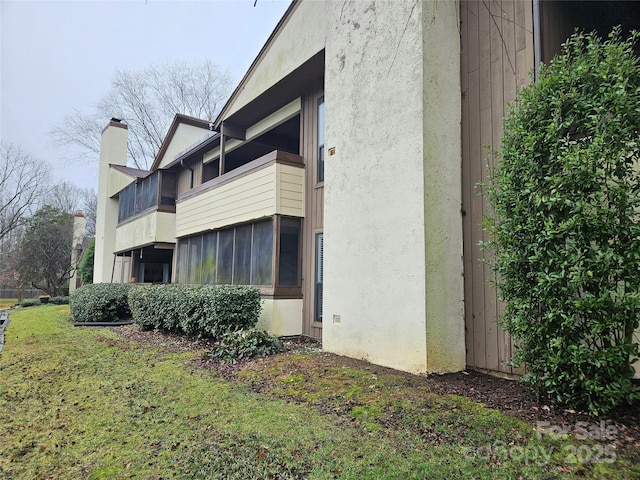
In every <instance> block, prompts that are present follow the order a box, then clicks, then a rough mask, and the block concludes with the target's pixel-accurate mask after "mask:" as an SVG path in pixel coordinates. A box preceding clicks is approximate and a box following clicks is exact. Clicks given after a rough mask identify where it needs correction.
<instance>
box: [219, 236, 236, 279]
mask: <svg viewBox="0 0 640 480" xmlns="http://www.w3.org/2000/svg"><path fill="white" fill-rule="evenodd" d="M233 232H234V229H233V228H230V229H227V230H221V231H220V232H219V233H218V263H217V270H218V272H217V274H218V278H217V280H216V283H219V284H221V285H225V284H226V285H231V283H232V280H233Z"/></svg>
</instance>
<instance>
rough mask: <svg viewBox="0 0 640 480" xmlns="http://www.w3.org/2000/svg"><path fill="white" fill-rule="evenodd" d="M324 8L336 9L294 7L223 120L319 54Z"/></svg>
mask: <svg viewBox="0 0 640 480" xmlns="http://www.w3.org/2000/svg"><path fill="white" fill-rule="evenodd" d="M327 8H339V6H338V5H337V4H334V5H326V4H325V2H320V1H303V2H300V3H299V4H298V5H297V6H296V7H294V11H293V12H292V13H291V15H290V17H289V18H288V20H287V24H286V25H285V28H283V29H281V30H280V32H279V33H278V34H277V36H276V37H275V38H274V39H273V41H272V42H271V44H270V45H269V46H268V47H267V50H266V51H265V52H264V54H263V56H262V58H261V59H260V60H259V61H258V63H257V64H256V65H255V66H254V68H253V70H252V71H251V72H250V73H249V74H248V76H247V78H246V79H245V80H244V83H242V84H241V85H240V87H239V88H240V90H239V91H238V92H237V94H236V97H235V98H234V99H233V101H232V103H231V104H229V105H228V106H227V110H226V111H225V112H224V117H225V118H226V117H228V116H230V115H232V114H233V113H235V112H237V111H238V110H239V109H240V108H242V107H244V106H245V105H247V104H248V103H249V102H251V101H252V100H253V99H254V98H256V97H257V96H258V95H260V94H262V93H264V92H265V91H266V90H267V89H268V88H270V87H272V86H273V85H275V84H276V83H277V82H278V81H280V80H282V79H283V78H284V77H286V76H287V75H288V74H290V73H291V72H293V71H294V70H295V69H296V68H298V67H299V66H300V65H302V64H303V63H304V62H305V61H306V60H308V59H310V58H311V57H313V56H314V55H315V54H316V53H318V52H320V51H322V49H323V48H324V45H325V32H326V26H325V18H326V13H325V12H326V9H327Z"/></svg>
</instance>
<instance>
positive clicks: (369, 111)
mask: <svg viewBox="0 0 640 480" xmlns="http://www.w3.org/2000/svg"><path fill="white" fill-rule="evenodd" d="M436 6H437V8H436ZM431 7H433V8H431ZM327 15H328V18H327V24H328V26H329V29H330V30H329V32H328V34H327V47H326V57H325V58H326V72H325V102H326V141H325V148H326V150H327V152H330V151H331V149H332V148H335V153H334V154H333V155H331V153H328V155H327V157H326V160H325V183H324V186H325V187H324V188H325V192H324V195H325V197H324V202H325V203H324V279H323V280H324V281H323V284H324V303H323V347H324V348H325V349H326V350H328V351H331V352H336V353H339V354H344V355H348V356H351V357H359V358H364V359H367V360H369V361H371V362H374V363H378V364H382V365H386V366H391V367H395V368H399V369H402V370H406V371H412V372H445V371H456V370H460V369H462V368H464V323H463V309H462V298H461V291H462V259H461V253H462V232H461V225H460V203H459V189H460V187H459V184H460V174H459V170H460V162H461V159H460V151H459V142H460V127H459V125H460V105H459V97H460V91H459V89H457V88H456V86H457V85H458V84H459V70H456V68H455V65H453V64H445V65H444V66H446V67H447V68H446V69H443V70H441V69H440V68H439V67H440V66H441V65H440V64H441V63H443V62H444V59H443V58H441V57H446V56H448V57H450V59H451V62H455V61H458V59H459V47H457V46H456V39H457V41H458V42H459V33H458V24H457V22H458V12H457V3H456V2H438V3H437V5H436V3H434V2H375V3H362V2H345V3H344V4H343V5H341V7H340V8H329V9H328V10H327ZM425 29H433V30H430V31H428V32H425V31H423V30H425ZM443 45H444V47H443ZM441 48H442V49H443V51H442V52H436V51H437V50H438V49H441ZM444 48H447V49H448V50H446V51H445V50H444ZM432 55H437V57H438V60H437V62H435V64H434V65H433V67H431V66H430V58H431V56H432ZM429 69H431V70H429ZM425 97H427V99H425ZM426 106H428V107H429V110H428V112H425V111H424V108H425V107H426ZM438 108H439V109H440V110H437V109H438ZM425 115H430V116H431V118H429V119H426V118H425ZM425 128H429V129H430V131H429V132H425ZM395 139H398V141H395ZM445 165H449V166H448V167H445ZM443 174H447V175H451V177H450V178H447V179H444V178H442V177H441V175H443ZM438 182H444V183H445V185H446V188H449V187H450V188H451V191H449V192H446V193H444V192H443V191H442V189H443V188H444V187H442V188H440V187H438V189H437V190H433V191H431V189H432V188H434V185H436V184H438ZM456 182H457V185H458V186H457V187H456V186H455V185H456ZM427 189H429V191H427ZM437 195H445V197H444V198H439V197H438V198H436V197H437ZM431 230H433V232H431ZM445 242H449V243H451V245H445ZM439 275H442V277H441V276H439ZM437 282H444V283H445V284H446V285H447V286H452V285H453V289H452V290H449V291H445V289H444V288H442V289H440V288H437ZM458 295H460V298H458ZM434 345H437V346H438V347H437V348H435V347H434ZM442 351H447V352H448V356H446V357H443V356H441V355H440V352H442Z"/></svg>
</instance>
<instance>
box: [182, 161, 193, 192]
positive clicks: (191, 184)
mask: <svg viewBox="0 0 640 480" xmlns="http://www.w3.org/2000/svg"><path fill="white" fill-rule="evenodd" d="M180 165H181V166H183V167H184V168H186V169H187V170H189V171H190V172H191V181H190V182H189V188H190V189H191V188H193V168H191V167H187V166H186V165H185V164H184V158H183V159H182V160H180Z"/></svg>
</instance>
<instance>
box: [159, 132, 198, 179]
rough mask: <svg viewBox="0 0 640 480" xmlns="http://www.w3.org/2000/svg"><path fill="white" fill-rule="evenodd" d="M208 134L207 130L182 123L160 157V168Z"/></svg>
mask: <svg viewBox="0 0 640 480" xmlns="http://www.w3.org/2000/svg"><path fill="white" fill-rule="evenodd" d="M206 135H207V130H205V129H203V128H200V127H194V126H193V125H188V124H185V123H181V124H179V125H178V128H177V129H176V132H175V133H174V134H173V137H172V138H171V142H170V143H169V145H168V146H167V149H166V150H165V151H164V155H163V156H162V158H161V159H160V163H159V166H158V168H164V167H165V166H167V165H168V164H169V163H171V162H173V160H174V159H175V157H176V155H177V154H178V153H180V152H182V151H183V150H185V149H186V148H187V147H189V146H191V145H193V144H194V143H196V142H197V141H198V140H200V139H201V138H203V137H204V136H206Z"/></svg>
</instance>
